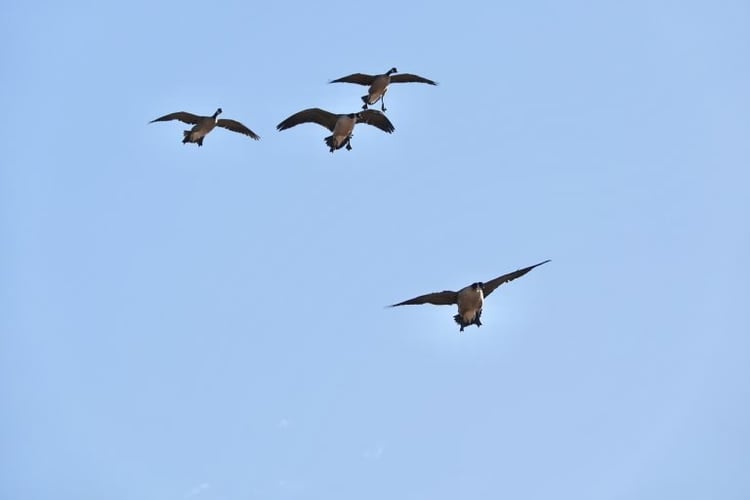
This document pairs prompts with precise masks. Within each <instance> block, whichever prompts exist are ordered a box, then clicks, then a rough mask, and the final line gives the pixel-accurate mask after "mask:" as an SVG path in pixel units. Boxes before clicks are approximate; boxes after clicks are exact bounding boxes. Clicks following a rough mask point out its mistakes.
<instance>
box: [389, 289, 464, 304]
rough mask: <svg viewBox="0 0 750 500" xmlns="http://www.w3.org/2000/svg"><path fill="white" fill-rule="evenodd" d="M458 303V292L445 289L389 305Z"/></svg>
mask: <svg viewBox="0 0 750 500" xmlns="http://www.w3.org/2000/svg"><path fill="white" fill-rule="evenodd" d="M456 303H458V293H457V292H452V291H450V290H443V291H442V292H433V293H428V294H425V295H420V296H419V297H414V298H413V299H409V300H405V301H403V302H399V303H398V304H393V305H391V306H389V307H396V306H409V305H415V304H433V305H436V306H449V305H451V304H456Z"/></svg>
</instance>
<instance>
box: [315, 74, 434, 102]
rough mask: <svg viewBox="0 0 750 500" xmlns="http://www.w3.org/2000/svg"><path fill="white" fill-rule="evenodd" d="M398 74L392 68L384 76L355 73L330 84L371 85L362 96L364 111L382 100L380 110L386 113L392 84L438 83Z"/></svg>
mask: <svg viewBox="0 0 750 500" xmlns="http://www.w3.org/2000/svg"><path fill="white" fill-rule="evenodd" d="M394 73H398V70H397V69H396V68H391V69H389V70H388V71H386V72H385V73H383V74H382V75H368V74H365V73H353V74H351V75H347V76H342V77H341V78H337V79H336V80H331V81H330V82H328V83H342V82H343V83H356V84H358V85H369V86H370V88H369V89H367V95H363V96H362V101H363V102H364V103H365V105H364V106H362V109H367V105H368V104H369V105H372V104H375V103H376V102H378V100H380V109H381V110H383V111H385V93H386V92H388V85H390V84H391V83H409V82H416V83H427V84H429V85H437V83H436V82H433V81H432V80H428V79H427V78H423V77H421V76H419V75H412V74H411V73H400V74H397V75H394Z"/></svg>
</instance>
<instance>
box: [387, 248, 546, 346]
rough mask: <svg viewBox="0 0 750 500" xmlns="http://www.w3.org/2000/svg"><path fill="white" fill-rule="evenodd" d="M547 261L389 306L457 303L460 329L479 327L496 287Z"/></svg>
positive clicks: (456, 317) (454, 317)
mask: <svg viewBox="0 0 750 500" xmlns="http://www.w3.org/2000/svg"><path fill="white" fill-rule="evenodd" d="M547 262H549V259H548V260H545V261H544V262H540V263H539V264H534V265H533V266H529V267H524V268H523V269H519V270H517V271H513V272H512V273H508V274H503V275H502V276H498V277H497V278H495V279H493V280H490V281H487V282H486V283H483V282H481V281H479V282H476V283H472V284H471V285H469V286H466V287H464V288H462V289H461V290H459V291H457V292H453V291H450V290H443V291H442V292H434V293H428V294H425V295H420V296H419V297H414V298H413V299H409V300H405V301H403V302H399V303H398V304H393V305H391V306H388V307H397V306H406V305H414V304H433V305H437V306H443V305H452V304H457V305H458V314H456V315H455V316H453V320H454V321H455V322H456V323H458V325H459V326H460V327H461V329H460V330H459V331H461V332H463V331H464V328H465V327H467V326H471V325H477V328H478V327H480V326H482V322H481V321H480V320H479V319H480V318H481V316H482V307H483V306H484V299H486V298H487V297H488V296H489V294H491V293H492V292H494V291H495V289H496V288H497V287H499V286H500V285H502V284H503V283H507V282H509V281H513V280H514V279H516V278H520V277H521V276H523V275H524V274H526V273H528V272H529V271H531V270H532V269H534V268H535V267H539V266H541V265H542V264H546V263H547Z"/></svg>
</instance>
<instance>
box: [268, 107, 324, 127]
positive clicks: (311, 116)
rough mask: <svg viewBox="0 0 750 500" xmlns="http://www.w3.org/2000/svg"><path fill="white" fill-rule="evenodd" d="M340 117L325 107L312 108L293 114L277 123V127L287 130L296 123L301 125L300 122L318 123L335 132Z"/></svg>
mask: <svg viewBox="0 0 750 500" xmlns="http://www.w3.org/2000/svg"><path fill="white" fill-rule="evenodd" d="M338 118H339V115H336V114H333V113H331V112H328V111H326V110H324V109H320V108H310V109H305V110H302V111H300V112H299V113H294V114H293V115H292V116H290V117H289V118H287V119H286V120H284V121H283V122H281V123H279V124H278V125H276V128H277V129H279V130H286V129H288V128H292V127H294V126H295V125H299V124H300V123H317V124H318V125H322V126H324V127H325V128H327V129H328V130H330V131H331V132H333V129H334V128H335V127H336V120H338Z"/></svg>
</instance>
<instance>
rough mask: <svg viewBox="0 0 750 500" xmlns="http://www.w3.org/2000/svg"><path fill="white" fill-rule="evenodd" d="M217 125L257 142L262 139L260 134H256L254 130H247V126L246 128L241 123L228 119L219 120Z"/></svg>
mask: <svg viewBox="0 0 750 500" xmlns="http://www.w3.org/2000/svg"><path fill="white" fill-rule="evenodd" d="M216 125H217V126H219V127H223V128H225V129H227V130H231V131H232V132H237V133H239V134H244V135H247V136H249V137H251V138H253V139H255V140H256V141H257V140H258V139H260V136H259V135H258V134H256V133H255V132H253V131H252V130H250V129H249V128H247V127H246V126H244V125H243V124H241V123H240V122H238V121H236V120H228V119H226V118H222V119H221V120H218V121H217V122H216Z"/></svg>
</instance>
